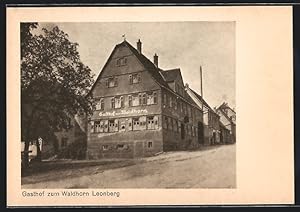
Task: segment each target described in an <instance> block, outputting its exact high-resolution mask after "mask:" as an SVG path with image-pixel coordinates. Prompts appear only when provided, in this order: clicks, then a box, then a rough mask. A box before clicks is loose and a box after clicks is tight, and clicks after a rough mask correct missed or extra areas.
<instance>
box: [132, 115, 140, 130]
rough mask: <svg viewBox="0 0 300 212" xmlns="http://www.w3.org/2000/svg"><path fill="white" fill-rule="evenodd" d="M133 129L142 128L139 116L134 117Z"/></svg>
mask: <svg viewBox="0 0 300 212" xmlns="http://www.w3.org/2000/svg"><path fill="white" fill-rule="evenodd" d="M132 122H133V130H139V129H140V120H139V118H133V119H132Z"/></svg>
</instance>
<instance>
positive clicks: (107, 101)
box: [87, 39, 203, 159]
mask: <svg viewBox="0 0 300 212" xmlns="http://www.w3.org/2000/svg"><path fill="white" fill-rule="evenodd" d="M90 95H92V96H93V98H94V99H95V101H96V108H95V110H94V112H93V114H92V116H91V117H89V121H88V129H87V157H88V158H90V159H97V158H115V157H117V158H133V157H146V156H152V155H155V154H159V153H160V152H164V151H172V150H185V149H189V148H197V147H198V146H199V144H200V143H202V142H203V137H202V128H201V126H202V125H203V123H202V122H203V112H202V110H201V108H200V107H199V106H198V105H197V104H196V103H195V102H194V101H193V99H192V98H191V97H190V96H189V95H188V94H187V92H186V91H185V89H184V83H183V79H182V76H181V71H180V69H179V68H177V69H170V70H163V69H161V68H160V67H159V66H158V56H157V55H156V54H155V55H154V57H153V62H152V61H151V60H149V59H148V58H147V57H146V56H145V55H144V54H143V52H142V42H141V41H140V40H138V42H137V47H136V48H134V47H133V46H132V45H131V44H130V43H129V42H127V41H126V40H125V39H124V41H123V42H121V43H119V44H117V45H116V46H115V47H114V49H113V50H112V53H111V54H110V56H109V58H108V60H107V61H106V63H105V65H104V67H103V69H102V70H101V72H100V74H99V76H98V78H97V80H96V82H95V84H94V85H93V87H92V89H91V92H90Z"/></svg>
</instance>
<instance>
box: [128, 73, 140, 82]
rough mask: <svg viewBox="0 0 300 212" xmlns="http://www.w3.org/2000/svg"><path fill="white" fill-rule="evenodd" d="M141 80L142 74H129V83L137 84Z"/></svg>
mask: <svg viewBox="0 0 300 212" xmlns="http://www.w3.org/2000/svg"><path fill="white" fill-rule="evenodd" d="M140 82H141V74H140V73H138V74H130V75H129V84H137V83H140Z"/></svg>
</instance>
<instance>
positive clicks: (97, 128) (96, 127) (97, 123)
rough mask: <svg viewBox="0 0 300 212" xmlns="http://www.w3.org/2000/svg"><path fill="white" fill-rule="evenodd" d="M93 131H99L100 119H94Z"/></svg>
mask: <svg viewBox="0 0 300 212" xmlns="http://www.w3.org/2000/svg"><path fill="white" fill-rule="evenodd" d="M95 132H96V133H98V132H100V121H95Z"/></svg>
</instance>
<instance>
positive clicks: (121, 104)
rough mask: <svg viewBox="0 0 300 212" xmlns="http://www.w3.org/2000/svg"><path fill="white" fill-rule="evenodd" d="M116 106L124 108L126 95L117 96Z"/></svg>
mask: <svg viewBox="0 0 300 212" xmlns="http://www.w3.org/2000/svg"><path fill="white" fill-rule="evenodd" d="M114 99H115V108H123V107H124V97H123V96H120V97H115V98H114Z"/></svg>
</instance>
